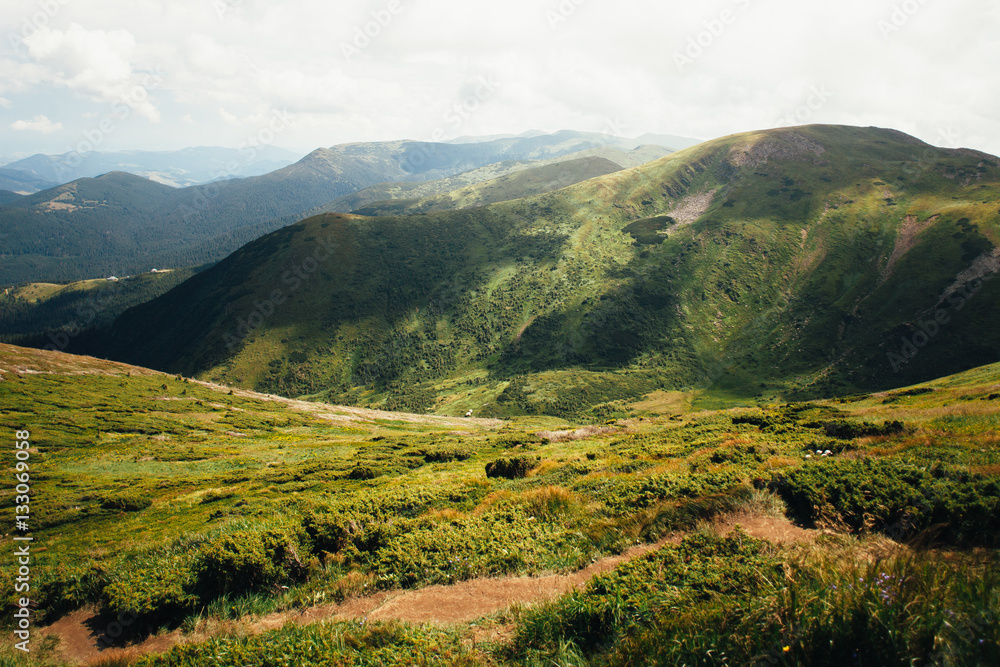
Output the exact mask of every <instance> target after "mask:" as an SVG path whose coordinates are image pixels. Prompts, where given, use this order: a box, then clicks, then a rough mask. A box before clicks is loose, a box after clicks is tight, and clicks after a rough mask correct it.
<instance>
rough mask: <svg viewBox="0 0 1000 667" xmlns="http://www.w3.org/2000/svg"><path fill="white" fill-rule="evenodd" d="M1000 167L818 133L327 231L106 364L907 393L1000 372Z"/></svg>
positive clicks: (418, 402)
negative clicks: (944, 378) (950, 378)
mask: <svg viewBox="0 0 1000 667" xmlns="http://www.w3.org/2000/svg"><path fill="white" fill-rule="evenodd" d="M998 177H1000V170H998V167H997V159H996V158H994V157H992V156H988V155H985V154H982V153H978V152H975V151H969V150H945V149H937V148H933V147H931V146H929V145H927V144H924V143H922V142H920V141H918V140H916V139H914V138H912V137H909V136H907V135H904V134H902V133H899V132H896V131H892V130H882V129H876V128H854V127H840V126H807V127H801V128H790V129H782V130H771V131H766V132H755V133H748V134H740V135H734V136H731V137H725V138H722V139H718V140H715V141H711V142H706V143H704V144H701V145H699V146H695V147H693V148H689V149H686V150H684V151H681V152H679V153H675V154H673V155H670V156H668V157H666V158H663V159H661V160H659V161H656V162H653V163H651V164H648V165H645V166H642V167H639V168H635V169H629V170H624V171H620V172H617V173H614V174H610V175H607V176H604V177H601V178H597V179H593V180H589V181H585V182H583V183H579V184H577V185H574V186H571V187H569V188H565V189H562V190H559V191H557V192H554V193H550V194H546V195H540V196H535V197H529V198H525V199H520V200H516V201H511V202H505V203H500V204H494V205H492V206H487V207H485V208H477V209H467V210H461V211H453V212H443V213H435V214H428V215H416V216H401V217H392V216H388V217H379V218H365V217H359V216H350V215H335V214H330V215H325V216H318V217H315V218H311V219H309V220H305V221H302V222H300V223H297V224H295V225H292V226H289V227H287V228H285V229H282V230H280V231H279V232H276V233H274V234H271V235H269V236H267V237H264V238H262V239H259V240H258V241H255V242H254V243H251V244H249V245H248V246H246V247H245V248H242V249H241V250H240V251H238V252H236V253H234V254H233V255H232V256H230V257H229V258H227V259H226V260H225V261H223V262H221V263H219V264H218V265H217V266H216V267H214V268H213V269H211V270H209V271H206V272H204V273H202V274H200V275H198V276H195V277H194V278H192V279H191V280H189V281H187V282H185V283H184V284H182V285H180V286H179V287H177V288H176V289H174V290H173V291H171V292H169V293H168V294H166V295H164V296H163V297H161V298H160V299H157V300H155V301H153V302H151V303H149V304H146V305H144V306H142V307H139V308H136V309H134V310H131V311H129V312H127V313H126V314H125V315H123V316H122V318H120V320H119V321H118V322H117V323H116V325H115V327H114V330H113V332H112V333H110V334H109V335H108V337H107V338H106V344H105V347H104V348H103V350H102V352H104V353H105V354H109V355H112V356H114V357H116V358H119V359H122V360H127V361H130V362H134V363H140V364H143V365H149V366H152V367H156V368H163V369H167V370H170V371H172V372H184V373H186V374H196V373H197V374H200V375H201V376H203V377H206V378H218V379H224V380H226V381H228V382H232V383H237V384H242V385H244V386H248V387H255V388H258V389H264V390H267V391H272V392H276V393H282V394H287V395H317V394H318V395H322V396H324V397H326V398H329V399H330V400H333V401H337V402H353V403H361V404H371V405H384V406H388V407H406V408H409V409H431V410H436V411H442V412H452V413H455V412H459V411H464V410H466V409H468V408H474V409H476V410H477V411H478V410H485V411H487V412H492V413H495V414H508V413H517V412H529V413H530V412H546V413H557V414H579V413H583V412H586V411H587V410H589V409H590V408H591V406H595V405H600V406H601V407H598V408H596V410H595V411H594V413H593V414H595V415H605V414H614V413H615V411H616V410H618V408H619V407H620V405H621V404H620V402H616V401H622V400H624V399H632V398H634V397H637V396H641V395H643V394H646V393H649V392H651V391H654V390H657V389H676V388H693V387H713V388H714V392H715V393H714V395H716V396H725V395H727V394H730V395H733V396H736V397H743V398H745V397H754V396H758V395H763V396H764V397H771V396H774V395H777V394H785V395H808V394H834V393H843V392H845V391H851V390H854V389H859V388H887V387H892V386H900V385H904V384H908V383H912V382H916V381H920V380H923V379H927V378H930V377H935V376H941V375H944V374H947V373H949V372H954V371H959V370H963V369H965V368H969V367H972V366H976V365H981V364H984V363H988V362H993V361H996V360H997V359H998V350H1000V329H998V327H997V326H996V315H995V314H996V313H997V312H1000V308H998V306H1000V288H998V286H997V282H996V281H991V280H990V278H991V277H992V276H993V275H994V274H995V272H996V270H997V268H998V264H997V256H998V253H997V250H996V246H997V245H998V235H1000V225H998V220H1000V218H998V215H997V212H998V201H1000V183H998ZM900 360H902V361H900Z"/></svg>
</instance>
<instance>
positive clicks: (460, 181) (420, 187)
mask: <svg viewBox="0 0 1000 667" xmlns="http://www.w3.org/2000/svg"><path fill="white" fill-rule="evenodd" d="M671 152H672V151H671V150H670V149H667V148H663V147H662V146H652V145H644V146H638V147H636V148H634V149H632V150H630V151H626V150H622V149H619V148H613V147H611V146H605V147H601V148H589V149H586V150H582V151H578V152H576V153H570V154H568V155H565V156H561V157H557V158H550V159H547V160H507V161H504V162H497V163H494V164H490V165H487V166H485V167H479V168H477V169H472V170H469V171H464V172H462V173H460V174H455V175H454V176H449V177H447V178H441V179H437V180H434V181H417V182H412V181H411V182H406V181H403V182H391V183H380V184H378V185H373V186H371V187H367V188H364V189H363V190H359V191H357V192H352V193H351V194H349V195H344V196H343V197H338V198H337V199H335V200H333V201H331V202H329V203H327V204H324V205H323V206H317V207H316V208H314V209H312V210H310V211H309V212H308V214H306V216H304V217H312V216H313V215H319V214H320V213H351V212H353V211H356V210H358V209H361V208H365V207H367V206H369V205H372V204H374V203H378V202H383V201H388V200H399V199H423V198H427V197H433V196H436V195H443V194H446V193H449V192H451V191H453V190H459V189H462V188H465V187H469V186H473V185H477V184H479V183H484V182H486V181H492V180H495V179H498V178H503V177H506V176H512V175H513V174H516V173H518V172H521V171H526V170H533V169H540V168H545V167H549V166H551V165H555V164H565V163H568V162H570V161H576V160H581V159H583V158H601V159H605V160H608V161H610V162H613V163H614V164H616V165H618V169H622V168H628V167H637V166H639V165H641V164H645V163H647V162H652V161H653V160H657V159H659V158H661V157H663V156H665V155H669V154H670V153H671ZM577 164H582V163H577ZM586 175H587V174H586V173H585V172H584V173H581V174H579V175H578V176H574V177H582V176H586ZM594 175H595V174H590V176H591V177H592V176H594ZM580 180H583V179H582V178H580ZM574 182H575V181H574ZM569 184H571V183H569V182H567V183H564V184H563V185H564V186H565V185H569ZM528 194H537V193H525V195H523V196H527V195H528Z"/></svg>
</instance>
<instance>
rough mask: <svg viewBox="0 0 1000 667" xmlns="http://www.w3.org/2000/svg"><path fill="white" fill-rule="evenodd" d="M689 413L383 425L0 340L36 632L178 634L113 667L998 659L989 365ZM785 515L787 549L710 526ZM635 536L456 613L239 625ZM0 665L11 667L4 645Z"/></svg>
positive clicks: (8, 578)
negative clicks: (73, 617)
mask: <svg viewBox="0 0 1000 667" xmlns="http://www.w3.org/2000/svg"><path fill="white" fill-rule="evenodd" d="M691 400H692V397H691V396H685V395H676V394H666V393H663V392H650V393H649V394H648V395H647V396H646V397H645V398H644V399H643V400H642V401H640V402H638V403H635V404H627V405H624V407H625V408H627V409H628V410H629V411H630V413H631V414H632V417H630V418H628V419H621V418H616V419H608V420H606V421H607V423H604V424H600V425H590V426H586V427H581V425H580V424H574V423H570V422H565V421H561V420H559V419H555V418H552V417H545V416H532V417H521V418H516V419H512V420H508V421H504V422H499V421H493V420H479V419H462V418H448V417H435V416H427V415H408V414H395V413H380V412H375V411H368V410H362V409H358V408H339V407H336V406H330V405H325V404H321V403H306V402H300V401H290V400H287V399H278V398H276V397H270V396H266V395H262V394H253V393H250V392H246V391H240V390H230V389H228V388H224V387H218V386H211V385H207V384H203V383H199V382H195V381H193V380H190V379H186V378H182V377H177V376H168V375H164V374H160V373H154V372H151V371H146V370H143V369H139V368H135V367H129V366H124V365H117V364H110V363H107V362H102V361H98V360H93V359H88V358H83V357H71V356H68V355H61V354H58V353H45V352H38V351H33V350H26V349H21V348H14V347H10V346H0V405H2V407H3V411H2V416H0V430H3V432H5V433H8V434H10V435H9V437H8V440H13V434H14V432H15V431H17V430H29V431H30V433H31V437H30V441H31V445H32V447H31V450H30V452H31V458H30V466H31V480H32V495H31V514H30V526H31V534H32V535H33V537H34V539H35V542H34V549H33V557H34V558H35V559H36V560H35V561H34V563H33V567H32V572H33V576H34V577H35V578H34V580H33V583H32V586H33V588H32V600H33V601H34V603H35V604H36V605H37V608H36V609H35V617H34V623H35V626H36V627H38V626H46V625H50V624H52V623H54V622H57V621H58V620H59V619H65V618H67V615H68V614H72V613H75V612H76V611H77V610H79V609H82V608H89V609H94V610H95V611H94V614H95V616H94V617H93V619H92V621H91V626H90V627H91V630H92V635H93V636H92V637H91V642H92V643H93V641H96V640H97V638H98V637H100V636H102V634H104V633H106V632H107V631H106V630H105V628H108V627H115V626H114V625H113V624H115V623H120V621H121V620H122V619H127V623H124V625H125V627H124V628H122V632H121V633H120V634H121V638H118V639H117V640H116V639H115V638H109V637H107V636H106V635H105V639H106V640H107V641H108V642H109V643H117V644H118V645H128V644H129V643H130V642H133V643H134V642H142V641H146V642H147V643H148V642H151V641H154V640H155V639H156V638H157V637H167V636H170V637H172V638H173V639H171V641H170V642H167V643H165V644H164V645H163V646H161V647H160V648H159V651H166V652H164V653H160V652H157V653H152V654H149V655H145V656H143V655H140V654H139V652H138V650H133V651H131V652H129V651H127V650H126V651H123V652H119V653H107V654H105V655H103V656H102V657H99V658H97V659H96V661H95V662H93V663H91V664H104V665H113V664H114V665H118V664H122V665H130V664H142V665H176V666H186V665H192V666H193V665H199V666H200V665H219V666H222V665H279V664H280V665H302V664H317V665H355V664H357V665H381V664H399V665H411V664H468V665H473V664H475V665H498V664H525V665H542V664H546V665H548V664H560V665H605V664H609V665H610V664H614V665H645V664H665V665H672V664H705V665H715V664H789V665H795V664H802V665H805V664H809V665H846V664H858V665H869V664H880V665H883V664H884V665H887V664H911V662H912V663H913V664H942V665H945V664H956V665H959V664H995V663H996V662H997V659H998V656H1000V634H998V629H997V628H998V627H1000V624H998V623H997V622H996V621H997V616H998V614H1000V586H998V583H1000V582H998V580H997V579H998V577H997V572H998V567H997V561H996V551H995V550H996V548H997V546H998V543H997V540H998V538H997V536H998V535H1000V505H998V503H1000V481H998V480H1000V477H998V474H997V473H998V470H1000V446H998V445H1000V442H998V438H997V433H998V432H1000V424H998V418H1000V366H997V365H994V366H990V367H984V368H980V369H976V370H974V371H970V372H967V373H964V374H962V375H958V376H953V377H949V378H944V379H942V380H938V381H934V382H930V383H927V384H924V385H918V386H914V387H908V388H905V389H899V390H893V391H888V392H882V393H879V394H870V395H867V394H866V395H858V396H852V397H846V398H842V399H836V400H829V401H816V402H811V403H793V404H775V405H765V406H761V407H741V408H731V409H726V410H702V409H700V408H699V406H698V405H697V404H692V402H691ZM5 437H7V436H5ZM11 451H12V450H11ZM825 452H830V453H829V454H828V455H826V456H824V453H825ZM807 456H808V457H810V458H806V457H807ZM2 492H3V497H4V500H3V507H4V509H3V512H2V520H3V521H4V522H5V526H13V519H14V513H13V510H12V506H13V502H12V497H11V496H12V493H13V491H12V489H11V488H5V489H3V490H2ZM785 515H787V516H788V517H789V518H791V519H793V520H794V521H795V522H796V523H798V524H799V526H800V527H804V528H807V529H811V530H809V531H801V530H800V531H799V532H801V533H806V532H808V535H809V537H808V539H807V540H806V541H804V542H789V541H785V542H780V543H779V542H778V541H777V540H775V539H764V538H770V537H773V536H771V535H769V534H767V533H766V531H765V532H763V533H760V534H758V532H759V531H758V532H755V533H754V534H755V535H757V536H756V537H753V536H751V535H750V534H748V533H746V532H743V531H742V529H738V530H737V531H736V532H729V531H728V528H730V527H732V526H733V525H735V524H741V525H744V526H746V527H747V530H751V531H752V530H753V526H754V525H758V524H767V523H768V522H772V521H778V520H781V521H784V520H785V519H784V516H785ZM723 527H725V528H726V529H723ZM651 543H658V544H660V546H658V547H656V548H653V549H650V550H648V552H647V553H646V554H645V555H642V556H638V557H634V558H631V559H630V560H625V561H623V562H622V564H621V565H619V566H618V567H617V568H616V569H614V570H613V571H609V572H607V573H605V574H602V575H600V576H598V577H596V578H594V579H592V580H590V581H589V582H588V583H587V584H586V585H584V586H582V587H579V588H576V589H574V590H572V591H570V592H568V593H566V594H565V595H564V596H562V597H558V598H556V599H554V600H551V601H549V602H547V603H545V604H541V605H526V606H523V607H514V608H511V609H507V610H505V611H501V612H496V613H493V614H492V615H489V616H486V617H483V618H480V619H477V620H475V621H473V622H471V623H461V624H457V625H446V626H444V625H434V624H432V625H423V624H411V623H403V622H393V621H378V622H375V621H371V622H368V621H365V620H364V618H363V617H362V618H360V619H359V620H357V621H353V622H349V621H342V620H341V621H334V620H331V621H326V622H322V623H313V624H305V625H299V624H289V625H285V626H281V625H280V624H278V625H276V626H273V627H271V628H270V629H267V631H266V632H258V631H250V630H248V628H249V627H250V626H249V625H248V624H252V623H253V622H254V619H258V618H264V617H268V618H271V617H273V616H274V615H276V614H277V615H278V616H277V617H276V618H287V619H289V620H291V619H293V618H297V617H298V616H299V615H301V614H302V613H308V612H309V611H310V610H313V609H315V608H317V606H318V605H324V604H331V603H335V602H341V601H347V602H348V603H349V602H350V601H352V600H360V599H362V598H366V597H367V596H372V595H378V594H381V593H384V592H386V591H400V590H404V591H406V590H413V589H421V588H424V587H427V586H431V585H444V586H448V585H452V584H455V583H457V582H464V581H470V580H476V579H479V578H482V577H507V576H513V575H542V574H552V573H571V572H574V571H578V570H581V569H583V568H585V567H587V566H589V565H591V564H592V563H594V562H595V561H597V560H600V559H602V558H606V557H608V556H613V555H615V554H620V553H622V552H623V551H625V550H626V549H629V548H630V547H633V546H634V545H636V544H651ZM10 544H11V543H10V542H7V543H6V544H5V546H4V550H5V553H6V556H5V560H4V562H6V563H10V562H12V561H11V557H12V556H11V554H10V553H9V550H10V549H11V548H12V547H11V546H10ZM0 578H2V579H0V585H2V586H3V590H4V591H12V590H13V574H12V570H11V568H9V567H6V566H5V567H4V568H3V569H2V570H0ZM5 602H6V603H7V604H10V602H11V601H10V600H9V598H8V599H6V600H5ZM282 615H284V616H282ZM5 618H6V619H10V618H11V614H10V613H6V612H5ZM5 622H7V623H9V621H5ZM261 629H264V628H261ZM113 634H115V635H117V634H119V633H118V632H117V631H116V632H115V633H113ZM150 638H152V639H150ZM36 641H37V643H36V644H34V645H33V650H34V653H33V654H32V656H31V657H30V660H31V664H50V665H55V664H62V663H63V662H65V661H70V660H71V659H72V658H73V657H74V656H73V654H72V652H71V651H69V649H68V645H69V638H68V637H62V638H59V637H55V636H54V637H52V638H50V639H47V640H45V641H43V640H42V639H41V637H40V636H37V637H36ZM177 642H179V643H178V645H176V646H174V647H173V648H170V644H171V643H177ZM167 649H169V650H167ZM0 664H28V663H27V662H25V659H24V658H23V656H20V655H17V652H15V651H14V650H13V649H11V648H10V647H9V646H6V647H4V648H3V649H2V652H0Z"/></svg>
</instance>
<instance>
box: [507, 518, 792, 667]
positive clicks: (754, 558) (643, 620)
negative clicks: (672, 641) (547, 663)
mask: <svg viewBox="0 0 1000 667" xmlns="http://www.w3.org/2000/svg"><path fill="white" fill-rule="evenodd" d="M780 574H781V565H780V562H779V561H778V559H777V557H776V555H775V553H774V550H773V548H772V547H771V546H770V545H768V543H767V542H765V541H764V540H758V539H755V538H752V537H749V536H748V535H747V534H746V533H744V532H742V531H741V530H737V531H734V532H733V533H732V534H731V535H728V536H726V537H714V536H710V535H702V534H696V535H692V536H690V537H688V538H686V539H685V540H684V541H683V542H682V543H681V544H680V545H678V546H672V545H671V546H665V547H663V548H661V549H659V550H658V551H655V552H652V553H650V554H647V555H645V556H643V557H641V558H636V559H634V560H632V561H629V562H627V563H624V564H622V565H621V566H619V567H618V568H617V569H616V570H614V571H613V572H610V573H608V574H604V575H598V576H596V577H594V578H593V579H591V580H590V582H589V583H588V584H587V585H586V587H585V588H584V589H583V590H579V591H573V592H571V593H568V594H567V595H564V596H563V597H562V598H560V599H558V600H556V601H555V602H552V603H550V604H548V605H544V606H542V607H539V608H536V609H532V610H530V611H528V612H527V613H526V614H525V615H524V616H523V617H522V619H521V621H520V624H519V627H518V628H517V630H516V633H515V637H514V641H513V643H512V648H511V650H512V652H513V653H514V655H515V656H518V657H520V656H525V655H527V654H528V653H529V652H530V651H532V650H535V651H542V652H551V650H552V649H553V648H554V647H555V646H557V645H558V644H560V643H566V642H570V643H573V644H575V645H576V646H578V647H580V648H583V649H584V650H587V651H594V650H597V649H599V648H600V647H602V646H604V645H611V644H614V643H615V642H616V641H617V640H618V638H619V637H620V636H621V635H622V634H624V633H626V632H629V631H630V630H631V629H634V628H635V627H641V626H644V625H647V624H648V623H650V622H651V621H652V620H653V619H655V618H656V617H658V616H659V615H661V614H662V613H663V610H664V609H674V608H684V607H689V606H691V605H692V604H694V603H696V602H698V601H703V600H708V599H711V598H714V597H716V596H719V595H740V596H748V595H752V594H754V593H756V592H757V591H759V590H761V589H762V588H763V587H765V586H767V584H768V582H769V581H773V580H774V579H777V578H778V577H780Z"/></svg>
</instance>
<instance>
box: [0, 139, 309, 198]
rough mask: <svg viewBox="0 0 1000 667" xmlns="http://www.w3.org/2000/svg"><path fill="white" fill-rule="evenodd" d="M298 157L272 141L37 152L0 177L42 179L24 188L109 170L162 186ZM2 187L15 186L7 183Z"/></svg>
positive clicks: (250, 171)
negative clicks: (250, 145) (246, 145)
mask: <svg viewBox="0 0 1000 667" xmlns="http://www.w3.org/2000/svg"><path fill="white" fill-rule="evenodd" d="M300 156H301V153H300V154H295V153H292V152H291V151H287V150H284V149H282V148H276V147H274V146H260V147H254V148H253V149H246V150H237V149H235V148H214V147H200V148H185V149H184V150H180V151H120V152H111V153H101V152H90V153H76V152H73V153H63V154H62V155H41V154H39V155H33V156H31V157H29V158H25V159H23V160H18V161H16V162H11V163H10V164H7V165H5V166H4V169H3V170H0V176H2V174H3V172H4V171H18V172H24V173H25V174H28V175H30V176H31V177H34V178H36V179H40V180H39V182H40V183H43V184H44V185H43V186H42V187H37V188H34V189H29V188H23V189H22V191H25V192H28V193H33V192H38V191H39V190H43V189H45V188H49V187H52V186H53V185H62V184H64V183H69V182H71V181H75V180H77V179H80V178H93V177H95V176H101V175H103V174H107V173H108V172H112V171H121V172H125V173H127V174H134V175H135V176H142V177H143V178H148V179H149V180H151V181H156V182H157V183H163V184H164V185H171V186H174V187H186V186H189V185H201V184H203V183H210V182H212V181H217V180H225V179H229V178H239V177H245V176H259V175H261V174H266V173H268V172H271V171H275V170H277V169H281V168H282V167H285V166H288V165H289V164H291V163H292V162H294V161H295V160H296V159H297V158H298V157H300ZM0 187H3V181H2V180H0ZM3 189H7V190H15V191H18V190H17V189H16V188H10V187H3Z"/></svg>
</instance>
